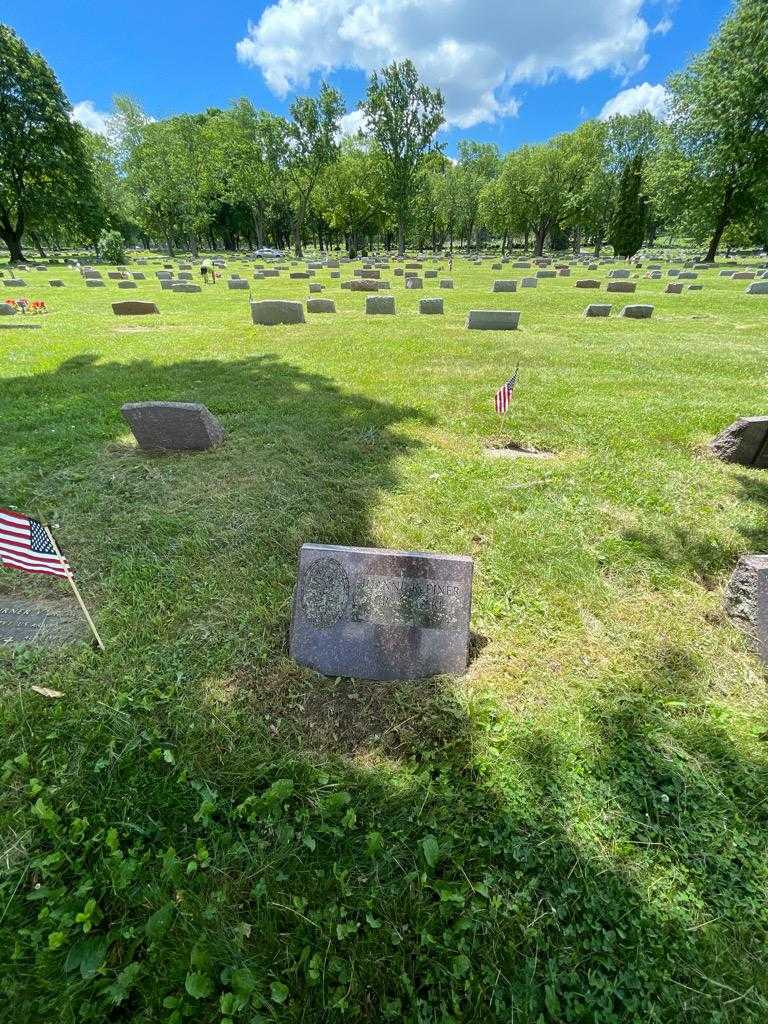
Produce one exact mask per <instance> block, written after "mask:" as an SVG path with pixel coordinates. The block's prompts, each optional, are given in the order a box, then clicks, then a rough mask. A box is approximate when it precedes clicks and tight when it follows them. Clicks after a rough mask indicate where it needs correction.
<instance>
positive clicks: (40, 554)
mask: <svg viewBox="0 0 768 1024" xmlns="http://www.w3.org/2000/svg"><path fill="white" fill-rule="evenodd" d="M0 563H2V564H3V565H7V566H8V568H9V569H23V570H24V572H37V573H44V574H45V575H47V576H64V577H65V578H67V577H69V575H70V573H69V565H68V564H67V562H66V559H63V558H60V557H59V555H58V554H57V553H56V549H55V548H54V546H53V544H51V538H50V537H49V536H48V532H47V530H46V529H45V527H44V526H43V525H42V523H38V521H37V520H36V519H30V517H29V516H24V515H22V514H21V513H20V512H11V511H10V509H7V508H0Z"/></svg>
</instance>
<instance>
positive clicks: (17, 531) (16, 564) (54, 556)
mask: <svg viewBox="0 0 768 1024" xmlns="http://www.w3.org/2000/svg"><path fill="white" fill-rule="evenodd" d="M0 564H2V565H6V566H8V568H9V569H21V570H22V571H23V572H34V573H41V574H42V575H45V576H63V577H64V579H65V580H67V582H68V583H69V585H70V586H71V587H72V591H73V593H74V595H75V597H76V598H77V601H78V604H79V605H80V607H81V609H82V611H83V615H84V616H85V617H86V619H87V620H88V625H89V626H90V627H91V630H92V632H93V635H94V636H95V637H96V642H97V644H98V645H99V647H100V649H101V650H102V651H103V650H104V644H103V642H102V639H101V637H100V636H99V634H98V632H97V630H96V627H95V626H94V624H93V619H92V618H91V616H90V613H89V611H88V609H87V608H86V607H85V603H84V602H83V599H82V597H81V596H80V591H79V590H78V589H77V585H76V584H75V581H74V579H73V577H72V573H71V572H70V569H69V563H68V562H67V560H66V558H64V556H63V555H62V553H61V551H59V545H58V544H57V543H56V541H55V540H54V539H53V534H52V533H51V531H50V530H49V529H48V527H47V526H45V525H43V523H40V522H38V521H37V519H33V518H32V517H31V516H25V515H23V514H22V513H21V512H12V511H11V510H10V509H8V508H0Z"/></svg>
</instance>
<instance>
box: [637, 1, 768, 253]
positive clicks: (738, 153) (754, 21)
mask: <svg viewBox="0 0 768 1024" xmlns="http://www.w3.org/2000/svg"><path fill="white" fill-rule="evenodd" d="M767 67H768V4H766V3H765V0H740V2H739V3H738V4H737V6H736V8H735V10H734V11H733V13H732V14H731V15H730V16H729V17H728V18H727V19H726V20H725V22H724V23H723V25H722V26H721V28H720V31H719V32H718V34H717V35H716V36H715V37H714V39H713V40H712V43H711V45H710V47H709V49H708V50H707V51H705V52H704V53H702V54H700V55H699V56H698V57H696V58H695V59H694V60H693V62H692V63H691V64H690V66H689V67H688V68H687V69H686V70H685V71H683V72H682V73H681V74H678V75H673V76H672V78H671V79H670V81H669V92H670V97H671V102H670V131H669V132H668V133H667V135H666V138H665V146H664V149H663V153H662V154H661V157H660V159H659V161H658V162H657V163H656V165H655V166H654V167H653V168H652V169H651V172H650V174H649V187H650V189H651V192H652V194H653V198H654V203H655V204H656V205H657V207H658V208H660V209H662V210H663V211H665V213H666V214H667V215H668V216H670V217H671V216H674V217H676V218H677V220H678V222H679V223H681V224H684V225H686V226H687V227H688V229H689V230H690V231H691V232H692V234H693V236H694V237H695V238H696V239H697V240H703V239H704V237H705V236H708V237H709V247H708V251H707V254H706V257H705V259H706V260H707V261H712V260H714V259H715V257H716V256H717V250H718V248H719V245H720V241H721V239H722V237H723V233H724V231H725V230H726V228H727V227H728V225H729V224H732V223H736V222H739V221H743V220H744V219H745V218H749V217H750V216H751V215H752V212H753V210H754V208H755V207H756V206H758V205H759V204H760V203H761V201H762V199H763V197H764V195H765V191H766V189H767V188H768V74H766V68H767Z"/></svg>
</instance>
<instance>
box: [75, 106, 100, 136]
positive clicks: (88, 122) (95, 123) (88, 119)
mask: <svg viewBox="0 0 768 1024" xmlns="http://www.w3.org/2000/svg"><path fill="white" fill-rule="evenodd" d="M69 118H70V120H71V121H77V123H78V124H81V125H83V126H84V127H85V128H89V129H90V130H91V131H92V132H96V134H97V135H107V134H108V133H109V114H105V113H104V112H103V111H101V110H97V109H96V107H95V106H94V104H93V100H81V101H80V103H75V105H74V106H73V107H72V113H71V114H70V115H69Z"/></svg>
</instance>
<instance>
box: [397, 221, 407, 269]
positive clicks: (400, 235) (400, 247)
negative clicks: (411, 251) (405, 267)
mask: <svg viewBox="0 0 768 1024" xmlns="http://www.w3.org/2000/svg"><path fill="white" fill-rule="evenodd" d="M397 255H398V256H399V257H400V258H401V259H402V258H403V256H405V224H404V223H403V221H402V220H401V221H399V222H398V225H397Z"/></svg>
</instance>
